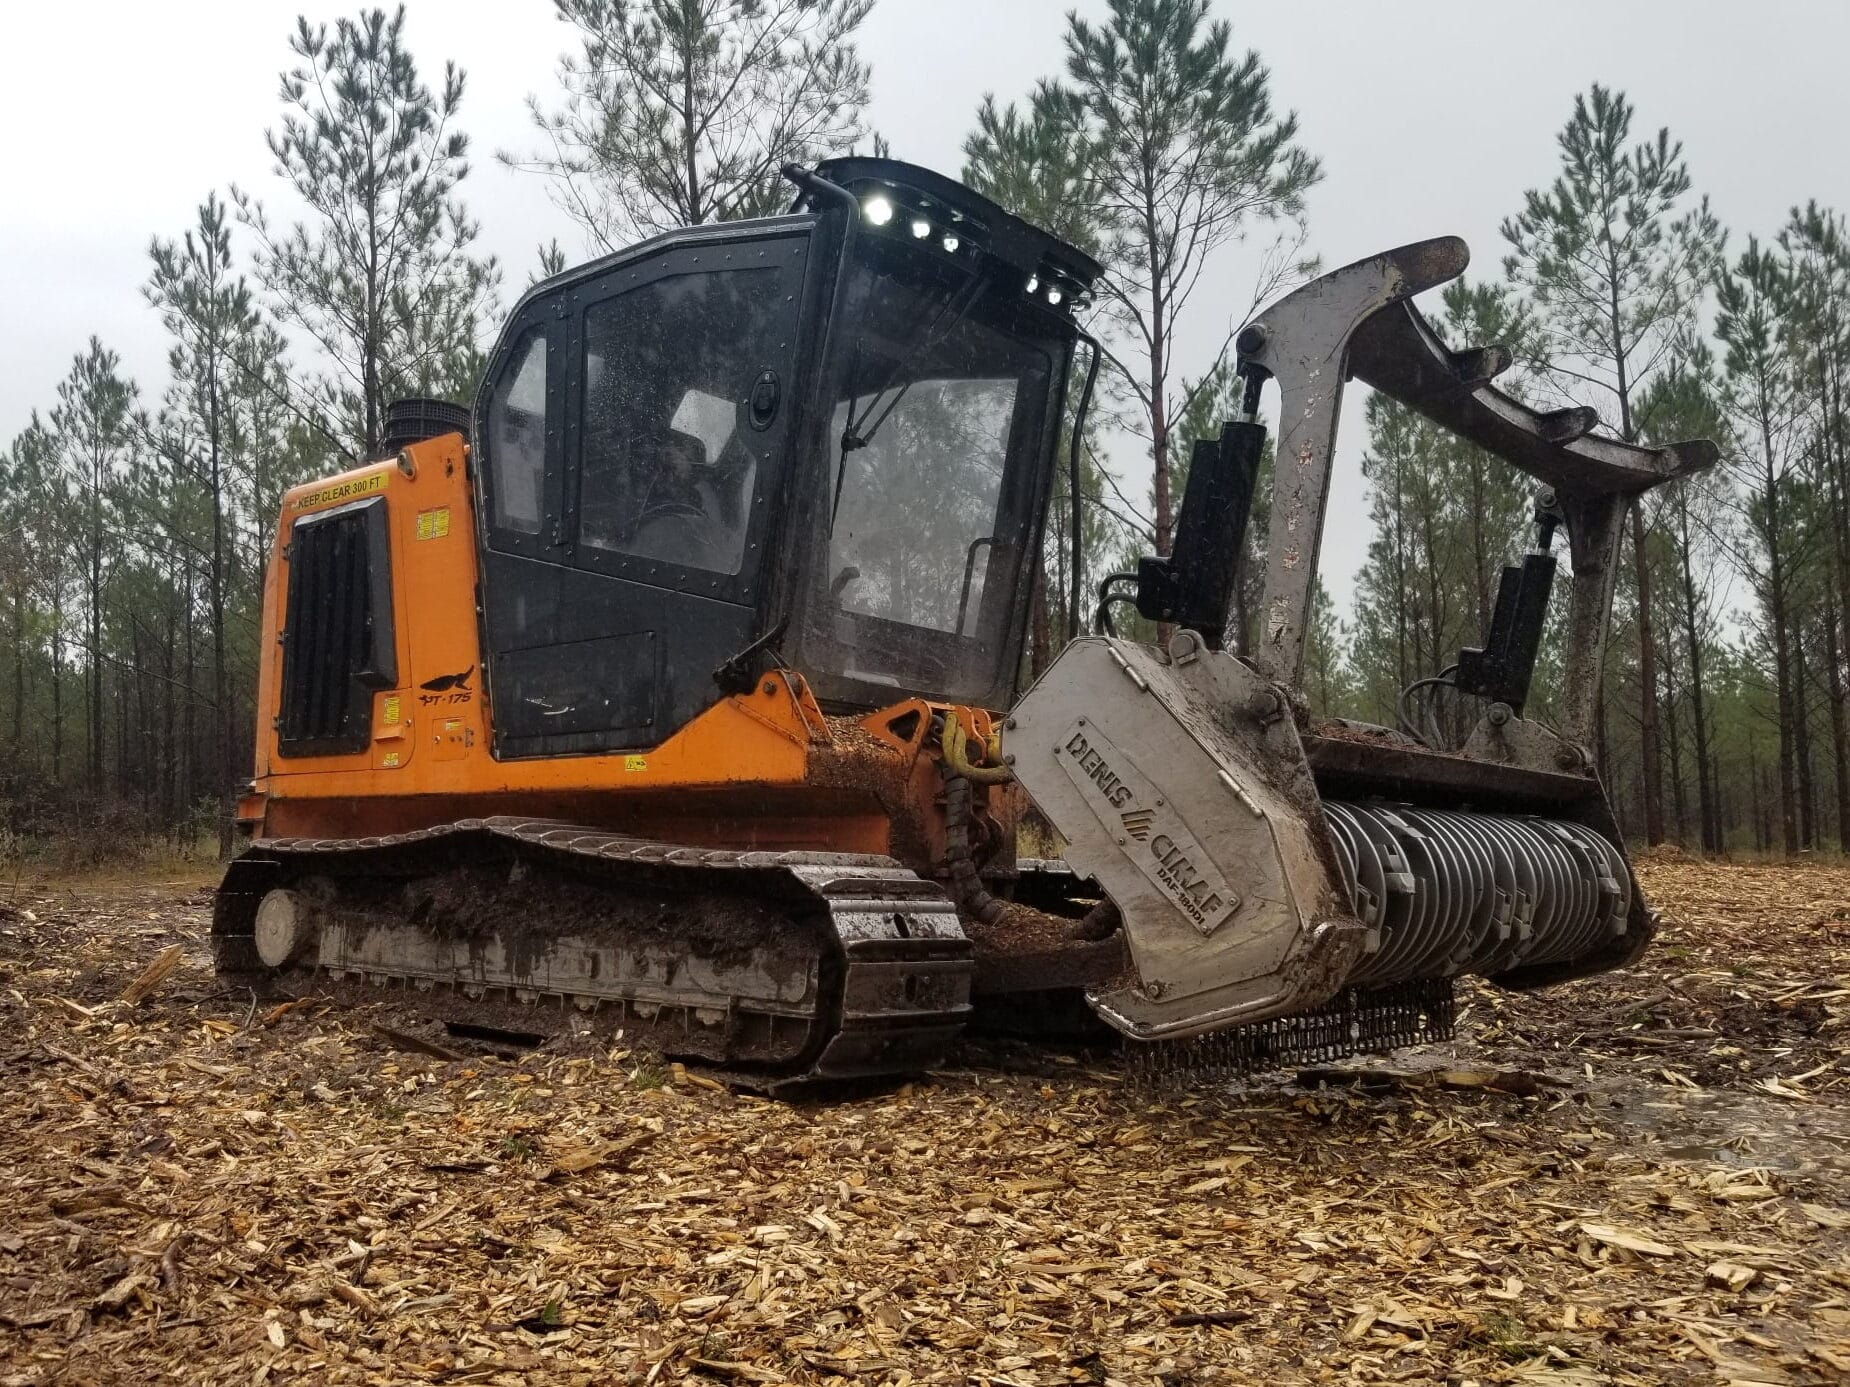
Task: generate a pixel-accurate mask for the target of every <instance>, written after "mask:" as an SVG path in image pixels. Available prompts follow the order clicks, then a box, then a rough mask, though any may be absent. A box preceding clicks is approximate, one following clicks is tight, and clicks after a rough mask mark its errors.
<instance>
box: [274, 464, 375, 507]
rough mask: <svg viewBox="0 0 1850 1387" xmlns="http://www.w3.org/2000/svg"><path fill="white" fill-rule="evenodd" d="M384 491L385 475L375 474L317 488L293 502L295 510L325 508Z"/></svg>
mask: <svg viewBox="0 0 1850 1387" xmlns="http://www.w3.org/2000/svg"><path fill="white" fill-rule="evenodd" d="M384 490H385V473H383V472H375V473H373V474H372V475H371V476H370V477H355V478H354V479H353V480H352V481H346V482H335V483H333V484H332V485H331V486H324V487H318V488H317V489H315V490H314V491H311V492H309V493H307V494H306V495H304V496H298V497H296V498H295V501H294V503H293V504H294V508H295V509H296V510H307V509H308V508H309V507H310V506H325V505H327V504H329V503H330V502H332V501H351V500H353V499H354V498H355V497H357V496H370V495H372V494H373V493H374V492H375V491H384Z"/></svg>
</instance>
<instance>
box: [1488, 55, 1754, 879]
mask: <svg viewBox="0 0 1850 1387" xmlns="http://www.w3.org/2000/svg"><path fill="white" fill-rule="evenodd" d="M1632 120H1633V110H1632V105H1631V103H1630V101H1628V100H1627V99H1626V97H1625V94H1624V93H1623V92H1617V91H1613V90H1611V89H1609V88H1607V87H1603V86H1600V85H1599V84H1598V83H1595V84H1594V85H1593V87H1592V88H1591V89H1590V90H1589V91H1588V92H1587V93H1585V94H1583V95H1580V96H1576V97H1575V98H1574V112H1573V115H1572V117H1570V119H1569V120H1568V123H1567V124H1566V126H1564V127H1563V128H1562V130H1561V133H1560V135H1559V136H1558V138H1557V143H1558V145H1559V147H1560V151H1561V173H1560V175H1559V176H1558V177H1557V178H1556V179H1555V181H1554V183H1553V184H1552V185H1550V186H1549V187H1548V188H1545V189H1531V190H1529V191H1528V192H1527V193H1525V194H1524V195H1523V209H1522V211H1521V212H1519V213H1517V214H1516V215H1515V216H1514V217H1511V218H1509V219H1508V220H1506V221H1505V222H1504V223H1503V236H1504V239H1505V240H1507V241H1508V242H1509V244H1510V247H1511V250H1510V254H1509V256H1508V257H1507V258H1506V259H1505V261H1504V269H1505V271H1506V273H1507V274H1508V275H1509V277H1510V279H1511V280H1512V281H1513V282H1514V283H1515V284H1516V285H1517V286H1518V287H1519V288H1521V289H1523V290H1524V291H1526V292H1527V293H1528V295H1529V297H1530V299H1531V302H1532V303H1533V305H1534V308H1535V311H1536V315H1537V317H1538V319H1539V321H1540V326H1541V332H1542V338H1541V345H1542V350H1543V351H1544V352H1545V354H1546V355H1545V358H1544V359H1543V360H1542V362H1541V363H1540V364H1541V368H1542V370H1543V372H1544V373H1545V374H1546V375H1547V376H1548V378H1550V379H1551V380H1552V381H1553V382H1554V384H1555V386H1556V387H1557V389H1558V390H1559V391H1560V393H1561V394H1563V395H1565V396H1567V397H1569V398H1572V399H1576V400H1581V401H1583V402H1585V403H1590V404H1594V405H1596V406H1610V407H1611V408H1612V410H1613V411H1616V415H1617V428H1618V433H1619V436H1620V437H1621V438H1622V439H1624V440H1626V441H1627V442H1631V441H1633V440H1635V439H1636V438H1637V437H1638V434H1639V429H1640V427H1641V426H1642V425H1643V423H1644V422H1645V421H1644V420H1643V419H1642V418H1641V417H1640V416H1639V412H1638V408H1637V406H1638V402H1639V396H1640V392H1641V391H1642V390H1643V389H1644V388H1645V387H1646V386H1647V385H1648V383H1649V381H1650V379H1651V377H1652V376H1653V375H1654V374H1655V373H1656V372H1658V371H1659V370H1661V369H1662V368H1663V367H1664V366H1665V365H1667V364H1668V362H1669V361H1670V360H1671V359H1672V353H1673V352H1674V351H1675V350H1676V348H1677V346H1678V345H1679V343H1680V342H1681V341H1682V340H1683V339H1684V338H1685V337H1686V336H1687V334H1688V333H1689V331H1690V328H1691V326H1692V322H1693V319H1694V315H1695V312H1696V310H1697V308H1698V306H1699V304H1700V302H1701V299H1702V297H1703V294H1704V292H1705V291H1706V288H1707V286H1708V283H1709V280H1710V278H1711V271H1712V267H1713V265H1714V263H1715V258H1716V256H1717V254H1718V252H1719V250H1720V247H1721V243H1722V240H1723V236H1722V232H1721V228H1720V226H1719V225H1718V223H1717V222H1716V220H1715V218H1714V216H1713V215H1712V214H1711V213H1710V211H1709V207H1708V200H1707V199H1706V198H1704V199H1701V200H1700V201H1699V202H1697V203H1696V205H1694V206H1693V207H1692V206H1687V203H1688V198H1689V193H1690V187H1691V184H1690V176H1689V169H1688V167H1687V165H1685V164H1684V162H1683V147H1682V145H1681V144H1679V143H1676V142H1674V141H1672V140H1671V138H1670V132H1669V130H1667V129H1661V130H1659V131H1658V132H1657V135H1656V138H1654V139H1647V140H1644V141H1641V142H1640V143H1638V144H1637V145H1630V144H1629V141H1630V139H1631V130H1632ZM1602 413H1603V414H1605V413H1607V411H1606V410H1605V409H1602ZM1632 550H1633V579H1634V583H1635V585H1636V591H1637V597H1638V612H1637V616H1638V620H1637V622H1636V627H1637V636H1638V663H1639V675H1640V678H1639V686H1640V732H1641V737H1642V750H1643V759H1644V781H1645V796H1644V803H1645V833H1646V837H1647V838H1648V840H1649V841H1650V842H1652V843H1658V842H1661V841H1663V837H1664V828H1663V803H1662V793H1661V780H1662V776H1661V772H1660V769H1659V761H1660V755H1661V752H1660V738H1659V732H1658V711H1657V677H1656V671H1655V668H1654V663H1655V654H1656V652H1655V646H1654V641H1653V632H1652V627H1651V621H1650V611H1651V583H1650V580H1651V573H1650V567H1649V564H1648V563H1647V561H1646V558H1647V555H1646V546H1645V512H1644V507H1643V506H1642V505H1640V506H1639V507H1637V508H1635V509H1634V511H1633V513H1632Z"/></svg>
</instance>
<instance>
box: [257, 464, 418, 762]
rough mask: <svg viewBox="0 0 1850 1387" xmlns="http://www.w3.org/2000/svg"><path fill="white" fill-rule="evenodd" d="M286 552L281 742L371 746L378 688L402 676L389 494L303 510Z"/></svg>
mask: <svg viewBox="0 0 1850 1387" xmlns="http://www.w3.org/2000/svg"><path fill="white" fill-rule="evenodd" d="M287 554H288V560H289V594H288V606H287V608H286V609H285V611H284V613H283V680H282V683H283V689H282V707H281V708H280V709H279V711H278V717H277V751H278V752H279V753H280V754H281V755H283V756H326V755H329V754H332V753H341V752H355V751H364V750H365V749H366V747H367V745H368V744H369V743H370V742H371V740H372V702H373V700H372V694H373V690H375V689H387V688H391V687H392V686H393V685H394V684H395V683H397V682H398V659H397V645H396V641H395V639H394V634H393V627H392V575H391V552H390V546H389V544H388V540H387V535H386V509H385V498H384V497H382V496H375V497H372V498H370V499H368V500H364V501H356V502H354V503H352V504H350V505H346V506H338V507H336V508H335V509H333V510H328V511H321V512H318V513H316V514H314V515H306V516H303V517H301V518H300V519H298V520H297V521H296V522H295V525H294V527H293V529H291V531H290V535H289V548H288V551H287Z"/></svg>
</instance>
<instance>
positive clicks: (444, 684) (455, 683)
mask: <svg viewBox="0 0 1850 1387" xmlns="http://www.w3.org/2000/svg"><path fill="white" fill-rule="evenodd" d="M474 673H475V666H474V665H470V666H469V668H467V669H466V670H464V671H463V672H462V673H461V674H439V675H438V676H437V677H436V678H435V679H426V680H425V681H424V682H423V683H422V684H419V685H418V687H419V688H420V689H429V690H430V691H431V692H432V693H448V692H449V691H450V690H451V689H465V690H466V689H467V688H468V687H469V676H470V675H472V674H474Z"/></svg>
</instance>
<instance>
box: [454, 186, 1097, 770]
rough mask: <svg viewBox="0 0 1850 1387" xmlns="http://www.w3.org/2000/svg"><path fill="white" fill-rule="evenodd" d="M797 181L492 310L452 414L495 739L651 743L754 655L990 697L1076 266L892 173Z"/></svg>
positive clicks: (852, 696) (1063, 372)
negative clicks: (468, 448) (492, 320)
mask: <svg viewBox="0 0 1850 1387" xmlns="http://www.w3.org/2000/svg"><path fill="white" fill-rule="evenodd" d="M793 179H794V180H795V181H796V182H797V183H798V185H799V186H800V187H801V188H802V196H801V197H800V198H799V199H798V201H797V204H796V206H795V208H794V209H793V210H792V212H791V213H790V214H788V215H786V216H782V217H775V218H766V219H761V220H757V221H748V222H733V223H721V224H718V225H710V226H702V227H694V228H689V229H687V230H683V231H677V232H672V233H669V234H668V235H665V236H661V237H657V238H655V239H653V240H651V241H648V242H645V243H643V244H642V245H639V246H636V247H634V248H633V249H631V250H627V251H624V252H620V253H619V254H617V255H613V256H609V257H606V258H604V259H602V260H598V261H595V262H593V263H592V264H590V265H587V266H584V267H582V268H580V269H577V270H574V271H570V272H568V273H566V274H564V275H560V276H557V277H555V278H554V279H552V280H549V281H546V282H545V283H543V284H541V285H539V286H536V287H535V288H534V289H533V290H532V291H530V292H529V293H528V294H527V295H526V296H525V297H524V298H523V299H522V300H521V302H520V304H519V305H518V306H517V308H516V310H515V312H514V314H513V316H512V318H511V319H510V322H509V324H508V326H507V328H506V330H505V331H504V333H503V335H502V339H501V342H500V343H499V344H498V345H497V347H496V350H495V353H494V356H493V358H492V360H491V362H490V366H489V370H488V373H487V376H486V378H485V380H484V383H483V387H482V392H481V395H480V398H479V399H478V402H477V429H476V437H477V439H478V440H479V445H478V450H477V460H478V464H479V465H478V469H477V478H478V481H477V484H478V486H479V487H480V488H481V502H482V504H481V505H480V506H479V507H478V515H479V516H480V517H481V535H480V538H481V543H482V547H483V572H484V582H483V598H482V622H483V628H484V629H483V636H484V641H483V648H484V650H485V651H486V652H487V658H486V661H485V663H486V666H487V670H486V672H487V678H488V683H489V688H490V694H491V698H492V709H493V719H494V728H495V744H496V751H497V754H498V755H502V756H523V755H557V754H561V753H569V752H580V751H581V752H599V751H611V750H626V749H640V748H646V747H650V746H654V745H657V744H659V743H660V742H661V741H663V740H665V739H666V738H667V737H668V736H670V735H672V733H673V732H674V731H675V730H677V729H678V728H679V727H681V726H683V725H685V724H686V723H687V722H688V721H689V720H690V719H692V718H693V717H695V716H696V715H698V714H699V713H700V712H701V711H702V710H703V709H705V708H706V707H708V706H710V705H711V704H712V703H713V702H715V701H716V700H717V699H718V698H720V697H722V696H723V695H724V692H725V690H724V689H723V688H722V684H723V683H725V682H727V677H726V676H719V677H717V678H716V677H709V672H717V671H720V670H721V669H722V668H725V669H728V670H730V671H732V674H731V678H732V679H735V680H736V678H737V677H738V671H739V670H740V669H742V668H746V667H747V666H749V665H750V663H751V660H750V658H749V657H747V658H746V659H744V660H743V661H741V658H740V657H741V656H742V655H745V654H746V652H750V651H752V650H753V648H754V647H756V648H757V649H758V650H759V651H767V652H768V651H771V650H772V649H773V648H775V654H774V655H773V656H771V658H779V659H781V662H785V663H789V664H791V665H793V666H794V667H795V668H797V669H800V670H801V671H803V673H804V674H805V675H806V676H807V677H808V678H809V680H810V682H811V684H812V686H813V687H814V689H815V691H816V693H817V695H818V697H819V698H821V699H822V700H823V701H824V703H825V705H830V706H838V707H845V708H871V707H876V706H879V705H881V704H885V703H891V702H894V701H896V700H897V699H900V698H903V697H908V696H912V695H914V694H920V695H924V696H927V697H933V698H941V699H945V700H949V701H956V702H963V703H974V704H979V705H986V706H990V707H1001V706H1005V705H1006V704H1007V703H1008V701H1009V700H1010V698H1011V697H1012V694H1013V685H1014V677H1015V671H1016V668H1017V666H1018V665H1019V663H1020V653H1021V648H1022V643H1023V640H1024V638H1025V629H1026V620H1027V607H1028V598H1029V594H1030V588H1031V585H1032V570H1031V568H1030V567H1029V565H1030V564H1031V563H1032V562H1033V561H1034V558H1035V556H1036V554H1037V553H1038V548H1039V544H1040V538H1041V532H1042V526H1043V520H1044V517H1045V512H1046V508H1047V499H1048V494H1049V484H1050V480H1051V475H1052V463H1053V458H1054V452H1055V449H1056V447H1057V444H1058V442H1059V438H1060V434H1061V427H1060V423H1061V419H1062V413H1063V410H1064V409H1065V406H1066V382H1067V375H1068V367H1069V364H1070V360H1071V356H1072V352H1073V345H1074V342H1075V341H1076V339H1077V336H1078V329H1077V328H1076V326H1075V325H1074V323H1073V320H1072V316H1071V315H1072V308H1073V305H1074V303H1075V302H1076V301H1078V300H1079V299H1080V298H1081V297H1082V296H1083V295H1084V293H1085V292H1086V291H1087V289H1088V288H1089V286H1090V284H1091V281H1092V278H1093V277H1094V276H1095V275H1096V273H1097V269H1098V267H1097V266H1096V264H1094V263H1093V262H1092V261H1091V260H1090V259H1089V258H1087V257H1086V256H1084V255H1083V254H1081V253H1080V252H1078V251H1076V250H1073V249H1072V248H1071V247H1068V246H1065V245H1063V244H1062V243H1060V242H1059V241H1057V240H1055V239H1054V238H1052V237H1049V236H1047V235H1045V234H1044V233H1041V232H1039V231H1036V230H1035V229H1033V228H1032V227H1029V226H1027V225H1026V224H1025V223H1023V222H1020V221H1019V220H1017V219H1016V218H1014V217H1012V216H1010V215H1009V214H1008V213H1006V212H1003V211H1002V210H1001V209H1000V208H998V207H996V206H995V205H994V204H993V203H990V202H989V201H988V200H987V199H984V198H981V197H979V196H977V195H976V194H974V193H971V192H970V191H969V190H968V189H965V188H963V187H961V186H960V185H958V184H956V183H953V182H951V181H950V180H948V179H943V178H941V177H939V176H938V175H936V174H932V173H930V172H929V171H927V170H924V169H919V168H915V167H913V166H911V165H908V164H903V163H899V162H897V161H893V160H882V159H858V158H855V159H840V160H832V161H828V162H826V163H824V164H822V165H820V166H819V167H818V168H817V170H816V171H815V172H814V173H811V174H803V173H794V172H793ZM746 672H747V673H748V674H749V669H747V671H746Z"/></svg>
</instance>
